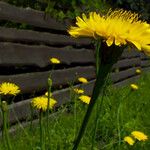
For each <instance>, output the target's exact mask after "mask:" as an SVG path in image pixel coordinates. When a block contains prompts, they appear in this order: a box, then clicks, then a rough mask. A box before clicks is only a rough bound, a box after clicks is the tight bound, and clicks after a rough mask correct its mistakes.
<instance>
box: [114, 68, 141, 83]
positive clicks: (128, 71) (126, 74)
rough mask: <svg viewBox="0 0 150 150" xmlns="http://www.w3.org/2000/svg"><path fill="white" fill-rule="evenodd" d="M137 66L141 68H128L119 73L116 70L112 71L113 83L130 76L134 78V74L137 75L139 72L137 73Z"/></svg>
mask: <svg viewBox="0 0 150 150" xmlns="http://www.w3.org/2000/svg"><path fill="white" fill-rule="evenodd" d="M137 68H139V67H133V68H130V69H126V70H123V71H120V72H117V73H115V72H113V73H111V79H112V81H113V83H116V82H118V81H122V80H125V79H128V78H132V76H134V75H137V73H136V69H137Z"/></svg>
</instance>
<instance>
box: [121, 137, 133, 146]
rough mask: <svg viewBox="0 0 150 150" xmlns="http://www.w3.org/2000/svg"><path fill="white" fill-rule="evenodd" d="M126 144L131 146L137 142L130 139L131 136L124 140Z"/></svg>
mask: <svg viewBox="0 0 150 150" xmlns="http://www.w3.org/2000/svg"><path fill="white" fill-rule="evenodd" d="M123 140H124V141H125V142H127V143H128V144H129V145H133V144H134V143H135V141H134V140H133V139H132V138H131V137H130V136H126V137H124V139H123Z"/></svg>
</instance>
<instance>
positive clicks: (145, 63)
mask: <svg viewBox="0 0 150 150" xmlns="http://www.w3.org/2000/svg"><path fill="white" fill-rule="evenodd" d="M147 66H150V60H142V61H141V67H147Z"/></svg>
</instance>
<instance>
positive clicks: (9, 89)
mask: <svg viewBox="0 0 150 150" xmlns="http://www.w3.org/2000/svg"><path fill="white" fill-rule="evenodd" d="M18 93H20V88H19V87H18V86H17V85H16V84H14V83H9V82H3V83H2V84H1V85H0V94H3V95H17V94H18Z"/></svg>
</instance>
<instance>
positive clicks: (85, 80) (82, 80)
mask: <svg viewBox="0 0 150 150" xmlns="http://www.w3.org/2000/svg"><path fill="white" fill-rule="evenodd" d="M78 81H79V82H82V83H88V80H87V79H86V78H84V77H80V78H78Z"/></svg>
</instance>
